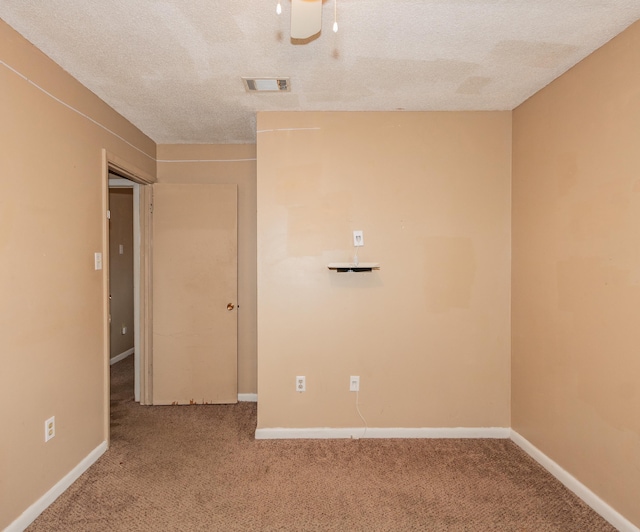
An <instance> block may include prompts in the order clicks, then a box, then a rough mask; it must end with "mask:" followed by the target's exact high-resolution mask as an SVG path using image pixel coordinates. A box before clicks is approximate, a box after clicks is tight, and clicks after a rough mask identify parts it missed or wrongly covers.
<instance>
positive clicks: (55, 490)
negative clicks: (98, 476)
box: [5, 441, 107, 532]
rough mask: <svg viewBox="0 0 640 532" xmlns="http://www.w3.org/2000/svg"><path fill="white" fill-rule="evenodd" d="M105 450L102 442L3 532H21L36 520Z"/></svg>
mask: <svg viewBox="0 0 640 532" xmlns="http://www.w3.org/2000/svg"><path fill="white" fill-rule="evenodd" d="M106 450H107V442H106V441H103V442H102V443H101V444H100V445H98V446H97V447H96V448H95V449H94V450H93V451H91V452H90V453H89V454H88V455H87V456H86V457H85V458H84V459H83V460H82V461H81V462H80V463H79V464H78V465H77V466H75V467H74V468H73V469H72V470H71V471H69V473H67V474H66V475H65V476H64V477H63V478H62V479H61V480H60V481H59V482H58V483H57V484H55V485H54V486H53V487H52V488H51V489H50V490H49V491H47V493H45V494H44V495H43V496H42V497H40V498H39V499H38V500H37V501H36V502H34V503H33V504H32V505H31V506H29V508H27V509H26V510H25V511H24V512H22V514H21V515H20V517H18V518H17V519H16V520H15V521H14V522H13V523H11V524H10V525H9V526H8V527H7V528H5V532H22V531H23V530H24V529H25V528H27V527H28V526H29V525H30V524H31V523H33V522H34V521H35V520H36V518H37V517H38V516H39V515H40V514H41V513H42V512H44V511H45V510H46V509H47V508H48V507H49V506H50V505H51V503H53V501H55V500H56V499H57V498H58V497H60V495H62V494H63V493H64V492H65V491H66V489H67V488H68V487H69V486H71V484H73V483H74V482H75V481H76V480H78V478H79V477H80V475H82V473H84V472H85V471H86V470H87V469H89V468H90V467H91V466H92V465H93V464H94V463H95V462H96V460H98V458H100V457H101V456H102V455H103V454H104V452H105V451H106Z"/></svg>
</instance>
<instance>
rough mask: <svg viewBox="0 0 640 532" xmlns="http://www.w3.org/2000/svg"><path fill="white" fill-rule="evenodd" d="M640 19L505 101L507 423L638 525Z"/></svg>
mask: <svg viewBox="0 0 640 532" xmlns="http://www.w3.org/2000/svg"><path fill="white" fill-rule="evenodd" d="M639 65H640V23H636V24H635V25H633V26H632V27H631V28H630V29H628V30H627V31H625V32H624V33H623V34H621V35H620V36H618V37H617V38H615V39H614V40H613V41H611V42H610V43H608V44H607V45H605V46H604V47H603V48H601V49H600V50H598V51H597V52H595V53H594V54H593V55H591V56H590V57H588V58H587V59H585V60H584V61H583V62H582V63H580V64H579V65H577V66H576V67H575V68H573V69H572V70H570V71H569V72H568V73H566V74H565V75H564V76H562V77H561V78H559V79H558V80H556V81H555V82H553V83H552V84H551V85H549V86H548V87H547V88H545V89H544V90H542V91H541V92H539V93H538V94H536V95H535V96H533V97H532V98H531V99H530V100H528V101H527V102H525V103H524V104H523V105H521V106H520V107H518V108H517V109H516V110H515V111H514V118H513V124H514V125H513V128H514V137H513V139H514V140H513V159H514V165H513V316H512V320H513V337H512V343H513V362H512V363H513V381H512V389H513V403H512V409H513V418H512V423H513V428H514V429H515V430H516V431H518V432H519V433H520V434H521V435H522V436H524V437H525V438H527V439H528V440H529V441H530V442H531V443H533V444H534V445H536V446H537V447H538V448H539V449H541V450H542V451H543V452H544V453H546V454H547V455H548V456H550V457H551V458H552V459H553V460H555V461H557V462H558V463H559V464H560V465H561V466H562V467H563V468H564V469H566V470H567V471H568V472H569V473H571V474H572V475H574V476H575V477H577V478H578V480H580V481H581V482H582V483H584V484H586V485H587V486H588V487H589V488H590V489H592V490H593V491H594V492H595V493H596V494H597V495H599V496H600V497H601V498H603V499H604V500H605V501H607V502H608V503H609V504H611V505H612V506H613V507H614V508H615V509H616V510H618V511H619V512H621V513H622V514H623V515H625V516H626V517H627V518H628V519H630V520H631V521H633V522H634V523H635V525H636V526H640V506H639V505H638V494H640V386H639V385H638V378H639V376H640V356H639V354H638V345H639V344H640V327H639V326H638V323H639V322H638V317H639V316H640V179H639V176H640V69H639V68H638V67H639Z"/></svg>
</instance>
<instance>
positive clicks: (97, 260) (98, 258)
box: [93, 253, 102, 270]
mask: <svg viewBox="0 0 640 532" xmlns="http://www.w3.org/2000/svg"><path fill="white" fill-rule="evenodd" d="M93 263H94V268H95V269H96V270H101V269H102V253H94V254H93Z"/></svg>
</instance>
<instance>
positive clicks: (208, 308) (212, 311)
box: [152, 184, 238, 405]
mask: <svg viewBox="0 0 640 532" xmlns="http://www.w3.org/2000/svg"><path fill="white" fill-rule="evenodd" d="M152 255H153V371H152V375H153V404H157V405H160V404H193V403H196V404H209V403H235V402H237V400H238V387H237V380H238V378H237V371H238V370H237V367H238V364H237V312H238V310H237V269H238V268H237V187H236V185H182V184H180V185H178V184H154V185H153V241H152Z"/></svg>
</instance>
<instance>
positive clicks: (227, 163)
mask: <svg viewBox="0 0 640 532" xmlns="http://www.w3.org/2000/svg"><path fill="white" fill-rule="evenodd" d="M158 182H159V183H200V184H203V183H214V184H225V183H229V184H236V185H237V186H238V304H239V306H240V308H239V310H238V392H239V393H256V389H257V384H256V382H257V375H256V372H257V370H256V147H255V145H254V144H251V145H245V144H227V145H212V144H199V145H170V144H163V145H159V146H158Z"/></svg>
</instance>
